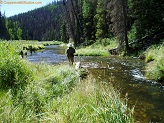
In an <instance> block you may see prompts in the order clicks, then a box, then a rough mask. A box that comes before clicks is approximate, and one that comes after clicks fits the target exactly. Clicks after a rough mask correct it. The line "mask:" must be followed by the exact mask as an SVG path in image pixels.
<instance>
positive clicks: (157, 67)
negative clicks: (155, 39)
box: [146, 45, 164, 81]
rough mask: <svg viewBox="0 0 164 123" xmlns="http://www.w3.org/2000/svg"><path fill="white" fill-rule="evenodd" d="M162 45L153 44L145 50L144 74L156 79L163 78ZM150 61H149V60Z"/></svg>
mask: <svg viewBox="0 0 164 123" xmlns="http://www.w3.org/2000/svg"><path fill="white" fill-rule="evenodd" d="M163 54H164V46H163V45H161V46H158V47H157V46H155V47H152V48H150V49H149V50H148V51H147V52H146V62H149V63H148V64H147V67H146V69H147V70H146V76H147V77H148V78H150V79H154V80H157V81H163V80H164V55H163ZM150 61H151V62H150Z"/></svg>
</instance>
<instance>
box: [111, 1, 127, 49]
mask: <svg viewBox="0 0 164 123" xmlns="http://www.w3.org/2000/svg"><path fill="white" fill-rule="evenodd" d="M110 5H111V8H112V9H111V10H112V11H111V17H112V19H111V21H112V31H113V33H114V35H115V36H116V37H117V39H118V43H119V45H118V47H117V49H118V50H122V49H123V47H124V43H125V46H126V51H127V52H128V51H129V45H128V38H127V17H126V16H127V1H126V0H111V2H110Z"/></svg>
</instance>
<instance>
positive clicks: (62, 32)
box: [60, 22, 68, 43]
mask: <svg viewBox="0 0 164 123" xmlns="http://www.w3.org/2000/svg"><path fill="white" fill-rule="evenodd" d="M60 35H61V41H63V42H64V43H68V41H67V39H68V36H67V30H66V23H65V22H63V24H62V26H61V29H60Z"/></svg>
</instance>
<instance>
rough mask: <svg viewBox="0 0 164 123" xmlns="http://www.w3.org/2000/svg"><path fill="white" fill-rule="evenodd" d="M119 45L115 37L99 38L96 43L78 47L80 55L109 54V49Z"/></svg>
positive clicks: (77, 52)
mask: <svg viewBox="0 0 164 123" xmlns="http://www.w3.org/2000/svg"><path fill="white" fill-rule="evenodd" d="M116 46H117V43H116V40H115V39H108V38H107V39H102V40H97V41H96V42H95V43H94V44H92V45H90V46H87V47H83V48H80V49H77V51H76V54H77V55H78V56H109V52H108V50H109V49H112V48H115V47H116Z"/></svg>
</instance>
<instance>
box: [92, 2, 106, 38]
mask: <svg viewBox="0 0 164 123" xmlns="http://www.w3.org/2000/svg"><path fill="white" fill-rule="evenodd" d="M94 19H95V21H96V34H95V35H96V39H102V38H105V37H106V33H107V28H106V27H107V26H106V16H105V10H103V0H98V2H97V8H96V15H95V16H94Z"/></svg>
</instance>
